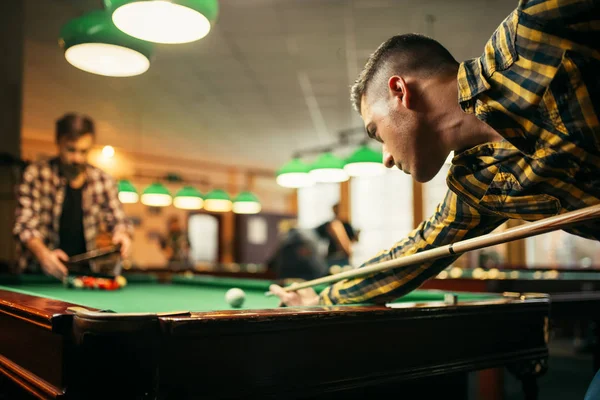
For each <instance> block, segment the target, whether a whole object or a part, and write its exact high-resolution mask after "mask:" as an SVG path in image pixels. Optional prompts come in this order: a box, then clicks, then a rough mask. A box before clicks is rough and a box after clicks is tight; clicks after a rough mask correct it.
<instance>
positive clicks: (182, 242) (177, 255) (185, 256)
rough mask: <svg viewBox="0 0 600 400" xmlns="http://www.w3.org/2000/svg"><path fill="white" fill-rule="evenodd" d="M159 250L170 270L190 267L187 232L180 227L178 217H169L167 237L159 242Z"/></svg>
mask: <svg viewBox="0 0 600 400" xmlns="http://www.w3.org/2000/svg"><path fill="white" fill-rule="evenodd" d="M161 248H162V251H163V253H164V255H165V257H166V258H167V260H168V262H169V267H170V268H174V269H181V268H185V267H187V266H188V265H190V260H189V254H190V241H189V238H188V235H187V232H186V231H185V230H184V229H183V228H182V227H181V223H180V222H179V217H177V216H175V215H173V216H171V217H169V219H168V221H167V235H166V236H165V237H164V238H163V239H162V240H161Z"/></svg>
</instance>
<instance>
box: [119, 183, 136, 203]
mask: <svg viewBox="0 0 600 400" xmlns="http://www.w3.org/2000/svg"><path fill="white" fill-rule="evenodd" d="M118 188H119V200H120V201H121V203H123V204H133V203H137V202H138V200H139V198H140V196H139V195H138V192H137V190H135V186H133V184H132V183H131V182H130V181H128V180H126V179H122V180H120V181H119V186H118Z"/></svg>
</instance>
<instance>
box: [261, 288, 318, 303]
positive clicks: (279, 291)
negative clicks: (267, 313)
mask: <svg viewBox="0 0 600 400" xmlns="http://www.w3.org/2000/svg"><path fill="white" fill-rule="evenodd" d="M292 286H293V285H292ZM269 290H270V291H271V292H272V293H273V294H274V295H276V296H277V297H279V299H280V300H281V304H280V305H284V304H285V305H286V306H316V305H318V304H319V295H318V294H317V292H315V291H314V290H313V289H312V288H306V289H300V290H297V291H295V292H286V291H285V290H283V288H282V287H281V286H278V285H271V286H270V287H269Z"/></svg>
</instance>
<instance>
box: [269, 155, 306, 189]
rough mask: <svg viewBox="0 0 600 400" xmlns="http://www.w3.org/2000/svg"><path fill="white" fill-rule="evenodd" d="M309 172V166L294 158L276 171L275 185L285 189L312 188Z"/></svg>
mask: <svg viewBox="0 0 600 400" xmlns="http://www.w3.org/2000/svg"><path fill="white" fill-rule="evenodd" d="M309 171H310V165H308V164H306V163H304V162H302V160H300V159H299V158H294V159H293V160H292V161H290V162H288V163H287V164H285V165H284V166H283V167H281V168H280V169H279V171H277V184H278V185H280V186H283V187H287V188H301V187H307V186H312V185H314V183H315V181H314V179H313V178H312V177H311V176H310V175H309Z"/></svg>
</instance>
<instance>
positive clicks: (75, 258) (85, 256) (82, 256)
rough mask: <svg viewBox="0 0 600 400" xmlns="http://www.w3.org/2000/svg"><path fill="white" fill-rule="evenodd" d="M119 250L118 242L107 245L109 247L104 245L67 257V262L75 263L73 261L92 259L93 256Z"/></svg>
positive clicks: (97, 256) (96, 256) (100, 255)
mask: <svg viewBox="0 0 600 400" xmlns="http://www.w3.org/2000/svg"><path fill="white" fill-rule="evenodd" d="M120 250H121V245H120V244H117V245H114V246H109V247H104V248H101V249H96V250H92V251H88V252H87V253H81V254H77V255H74V256H73V257H71V258H69V260H68V261H67V263H68V264H75V263H80V262H82V261H89V260H93V259H95V258H99V257H104V256H107V255H109V254H113V253H118V252H119V251H120Z"/></svg>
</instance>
